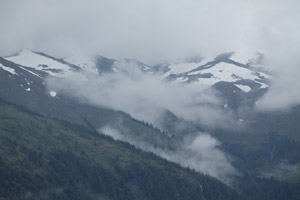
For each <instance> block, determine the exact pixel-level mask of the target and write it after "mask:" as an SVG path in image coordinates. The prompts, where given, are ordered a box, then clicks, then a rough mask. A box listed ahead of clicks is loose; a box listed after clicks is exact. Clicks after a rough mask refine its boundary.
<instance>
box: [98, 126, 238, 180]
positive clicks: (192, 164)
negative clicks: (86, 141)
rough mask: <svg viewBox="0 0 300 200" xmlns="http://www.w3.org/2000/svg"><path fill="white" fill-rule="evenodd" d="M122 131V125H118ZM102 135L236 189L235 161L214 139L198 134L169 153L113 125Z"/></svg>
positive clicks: (103, 128) (102, 131) (100, 130)
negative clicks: (233, 185)
mask: <svg viewBox="0 0 300 200" xmlns="http://www.w3.org/2000/svg"><path fill="white" fill-rule="evenodd" d="M118 127H119V128H120V124H118ZM99 132H100V133H103V134H106V135H109V136H111V137H113V138H114V139H116V140H122V141H125V142H129V143H130V144H132V145H135V146H136V147H139V148H141V149H142V150H145V151H149V152H153V153H155V154H157V155H159V156H161V157H163V158H165V159H167V160H169V161H172V162H175V163H178V164H180V165H181V166H184V167H189V168H191V169H194V170H196V171H198V172H201V173H204V174H207V175H210V176H212V177H215V178H218V179H219V180H221V181H223V182H224V183H226V184H229V185H232V184H233V182H234V180H235V178H236V177H237V176H239V172H238V171H237V170H236V169H235V168H234V167H233V166H232V165H231V159H230V158H229V157H228V155H226V154H225V153H224V152H222V150H221V149H220V146H221V144H220V143H219V142H218V141H217V140H216V139H214V138H212V137H211V136H210V135H208V134H205V133H197V135H196V136H195V137H193V138H185V141H182V142H181V143H180V144H178V145H177V148H176V149H172V150H170V149H167V148H165V147H159V146H157V145H153V144H151V143H149V142H148V141H147V140H142V139H141V138H139V139H137V138H134V137H130V136H129V135H126V134H124V133H122V131H121V130H119V129H118V128H116V127H115V126H114V125H113V124H110V125H105V126H103V127H102V128H100V129H99Z"/></svg>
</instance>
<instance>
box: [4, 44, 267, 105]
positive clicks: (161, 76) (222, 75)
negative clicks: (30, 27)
mask: <svg viewBox="0 0 300 200" xmlns="http://www.w3.org/2000/svg"><path fill="white" fill-rule="evenodd" d="M234 59H237V60H239V59H238V56H237V55H235V54H234V53H225V54H221V55H218V56H216V57H215V58H209V57H203V58H201V57H200V58H199V57H198V58H194V59H189V60H187V61H183V62H179V63H171V64H162V65H155V66H149V65H147V64H145V63H143V62H141V61H138V60H135V59H122V60H114V59H108V58H105V57H103V56H100V55H94V56H71V57H67V58H63V59H61V58H55V57H52V56H49V55H47V54H44V53H41V52H34V51H29V50H23V51H21V52H19V53H17V54H15V55H12V56H8V57H2V58H0V74H1V76H2V77H3V78H2V80H1V81H2V82H3V83H2V85H7V84H8V83H9V84H14V87H11V86H10V88H14V90H15V91H22V92H25V94H27V95H29V94H31V95H33V94H36V95H37V98H39V97H38V95H40V94H43V95H44V94H45V95H46V96H47V97H52V98H54V97H56V98H57V97H58V96H59V94H57V91H53V90H50V91H49V89H48V88H47V85H46V81H45V78H46V77H49V76H50V77H56V78H60V79H72V80H78V81H88V80H89V79H90V78H91V76H92V77H96V78H101V76H102V75H104V74H106V73H122V72H123V71H122V67H124V65H126V66H129V67H134V68H135V70H136V69H138V70H140V71H141V72H142V73H145V74H148V75H150V76H156V77H157V80H165V81H167V82H169V83H171V84H175V85H181V86H183V87H193V89H195V88H196V91H197V90H198V89H199V91H200V90H203V89H206V88H211V87H213V88H214V89H216V90H217V91H219V95H221V98H220V99H222V101H223V105H224V109H227V108H228V107H229V108H232V109H236V108H238V107H239V106H240V105H244V104H245V102H246V104H247V105H250V106H253V105H255V102H256V101H257V100H258V99H259V98H260V97H261V96H262V95H263V94H264V93H265V92H266V91H267V89H268V87H269V83H270V80H271V79H272V77H271V75H270V73H269V72H268V70H267V69H266V68H264V67H263V65H262V60H263V55H262V54H257V55H256V57H255V58H250V59H248V61H245V60H244V61H243V62H241V61H240V62H237V61H235V60H234ZM130 69H131V68H129V71H130ZM7 92H8V91H6V90H4V91H3V95H4V96H5V95H6V96H7V95H8V94H7ZM31 103H32V102H31Z"/></svg>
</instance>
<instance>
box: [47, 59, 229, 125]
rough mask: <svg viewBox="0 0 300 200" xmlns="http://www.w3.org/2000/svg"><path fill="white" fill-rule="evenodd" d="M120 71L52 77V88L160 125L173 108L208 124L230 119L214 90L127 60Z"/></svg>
mask: <svg viewBox="0 0 300 200" xmlns="http://www.w3.org/2000/svg"><path fill="white" fill-rule="evenodd" d="M113 68H115V69H117V70H118V72H117V73H107V74H103V75H101V76H90V77H89V78H88V79H82V80H81V79H77V78H74V79H72V78H68V79H57V78H49V79H48V81H47V85H48V87H49V88H50V90H54V91H57V92H59V93H64V94H68V95H71V96H73V97H76V98H78V99H80V100H81V101H84V102H87V103H90V104H93V105H97V106H102V107H108V108H111V109H115V110H122V111H125V112H127V113H129V114H130V115H132V116H133V117H134V118H137V119H139V120H144V121H148V122H151V123H153V124H155V125H158V124H157V122H158V121H159V119H160V117H161V116H162V115H163V114H164V113H165V112H166V111H171V112H172V113H174V114H175V115H177V116H179V117H182V118H184V119H185V120H189V121H194V122H197V123H200V124H203V125H206V126H208V127H209V126H217V125H216V123H215V122H216V121H218V125H219V126H222V125H225V124H228V123H229V122H230V119H231V118H230V117H229V116H227V117H224V116H225V113H223V112H224V111H223V109H222V106H221V103H220V100H219V99H218V98H216V95H215V91H214V90H213V89H205V87H203V88H201V84H199V87H185V86H184V85H180V84H176V83H170V82H168V81H165V80H164V79H162V77H160V76H156V75H153V74H149V73H144V72H143V71H141V70H140V69H139V67H138V66H137V65H136V64H134V63H130V62H127V61H124V62H123V61H118V63H117V64H115V66H114V67H113Z"/></svg>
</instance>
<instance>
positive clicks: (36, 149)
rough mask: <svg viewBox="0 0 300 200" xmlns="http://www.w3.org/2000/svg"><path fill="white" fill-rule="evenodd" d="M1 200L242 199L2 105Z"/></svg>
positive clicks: (124, 148) (129, 149)
mask: <svg viewBox="0 0 300 200" xmlns="http://www.w3.org/2000/svg"><path fill="white" fill-rule="evenodd" d="M0 143H1V149H0V158H1V159H0V169H1V170H0V180H1V181H0V197H1V199H203V200H204V199H206V200H208V199H240V198H239V197H238V195H237V194H236V192H234V191H233V190H232V189H230V188H229V187H228V186H226V185H224V184H222V183H221V182H219V181H218V180H216V179H214V178H211V177H208V176H204V175H202V174H200V173H197V172H195V171H192V170H189V169H186V168H182V167H180V166H179V165H178V164H174V163H170V162H168V161H166V160H163V159H161V158H160V157H158V156H155V155H154V154H152V153H145V152H142V151H141V150H138V149H136V148H135V147H133V146H131V145H129V144H127V143H124V142H120V141H115V140H113V139H112V138H110V137H107V136H104V135H102V134H99V133H98V132H95V131H91V130H89V129H86V128H84V127H81V126H78V125H75V124H71V123H69V122H66V121H58V120H55V119H51V118H46V117H43V116H41V115H37V114H35V113H33V112H31V111H29V110H27V109H24V108H22V107H19V106H15V105H12V104H8V103H6V102H5V101H3V100H1V99H0Z"/></svg>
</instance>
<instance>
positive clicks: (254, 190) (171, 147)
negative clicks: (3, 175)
mask: <svg viewBox="0 0 300 200" xmlns="http://www.w3.org/2000/svg"><path fill="white" fill-rule="evenodd" d="M263 57H264V56H263V54H260V53H258V54H256V55H255V57H253V58H251V57H247V58H246V59H245V58H242V57H239V54H238V52H237V53H232V52H231V53H224V54H221V55H217V56H216V57H211V58H209V57H192V58H189V59H186V60H184V61H182V62H178V63H168V64H160V65H155V66H150V65H147V64H145V63H143V62H141V61H138V60H135V59H121V60H114V59H109V58H105V57H103V56H99V55H93V56H70V57H66V58H55V57H53V56H49V55H47V54H45V53H42V52H34V51H29V50H24V51H21V52H19V53H17V54H15V55H11V56H8V57H2V58H0V97H1V98H3V99H4V100H5V101H7V102H11V103H13V104H16V105H20V106H24V107H26V109H29V110H31V111H34V112H36V113H38V114H40V115H42V116H43V117H46V118H47V119H49V117H50V118H56V119H57V120H63V123H72V125H70V126H73V124H76V126H80V127H81V126H82V127H84V130H86V131H90V132H94V131H98V132H101V131H102V132H105V133H106V134H109V135H111V136H112V137H114V138H115V139H118V140H123V141H125V142H129V143H131V144H133V145H135V146H137V147H138V148H140V149H142V150H146V151H150V152H153V153H155V154H157V155H160V156H163V157H164V158H167V159H168V160H170V161H173V162H178V163H180V165H181V166H186V167H189V166H191V164H194V160H193V159H194V158H195V159H198V161H199V162H196V167H193V168H194V169H198V168H197V166H198V165H200V164H202V160H201V158H202V157H206V156H207V154H203V153H202V151H203V152H204V153H205V152H207V151H206V149H201V151H200V152H194V151H193V149H191V146H192V145H193V143H191V142H192V141H196V139H197V137H198V136H199V135H198V134H199V132H201V133H203V132H204V133H206V134H208V135H209V136H210V137H212V138H215V139H217V140H216V144H219V143H220V144H219V145H218V146H216V148H214V149H213V150H216V151H217V155H219V153H221V154H222V155H223V153H224V154H225V157H224V159H227V161H228V163H229V164H230V165H232V167H234V169H235V171H236V172H237V173H236V174H234V175H233V174H229V175H230V177H231V178H232V179H233V180H232V181H233V183H231V185H230V186H231V187H233V188H234V189H235V190H237V191H238V192H239V193H240V194H241V195H242V196H243V197H245V199H249V200H250V199H251V200H252V199H253V200H254V199H272V200H273V199H297V198H298V197H299V194H298V192H297V191H299V190H298V188H299V178H297V177H299V174H300V170H299V167H298V166H299V163H300V157H299V156H298V155H299V152H300V149H299V146H300V143H299V142H300V137H299V134H298V133H299V132H300V127H299V126H298V123H297V121H298V120H300V117H299V116H300V115H299V113H300V110H299V107H295V108H293V109H292V110H290V111H280V112H269V113H260V112H257V111H256V110H255V109H254V108H255V105H256V102H257V101H258V100H259V99H260V98H261V97H262V96H263V95H264V94H265V93H266V92H267V91H268V88H269V86H270V82H271V81H272V79H273V77H272V72H271V71H270V70H269V69H268V67H267V66H265V65H264V63H263V60H264V59H263ZM124 66H125V67H128V70H125V71H124ZM137 71H138V73H136V72H137ZM122 73H125V75H126V76H129V77H130V78H132V77H133V78H134V79H137V80H139V78H141V77H136V75H141V74H146V75H149V76H151V77H155V80H157V81H163V82H165V83H167V84H170V85H172V86H174V87H175V88H176V87H177V86H178V87H179V86H180V87H183V88H185V89H191V88H192V89H193V91H195V92H198V91H199V92H201V91H206V90H211V89H212V90H213V91H215V95H216V97H218V100H219V101H220V103H219V104H220V105H212V106H219V107H217V109H218V110H221V112H220V113H221V115H224V118H226V117H228V118H232V119H234V123H231V122H230V123H228V124H227V126H225V127H224V126H205V124H202V123H199V122H197V121H193V120H186V119H184V118H183V117H182V116H179V115H176V114H175V113H173V112H172V111H170V110H165V111H164V112H163V113H162V115H161V117H160V118H159V126H158V127H159V128H156V127H155V126H154V125H152V124H150V123H149V122H143V121H141V119H135V118H133V117H131V116H130V115H129V114H127V113H125V112H123V111H118V110H117V109H115V108H114V107H109V108H108V107H104V106H100V105H97V106H95V105H93V104H89V103H87V101H84V100H82V99H77V98H73V97H72V95H68V94H67V93H64V92H61V91H57V90H55V89H53V88H51V87H49V85H48V84H47V80H48V78H53V77H54V78H55V79H54V80H55V81H56V82H57V84H63V83H65V82H64V81H60V80H71V81H73V83H74V87H75V82H79V83H81V82H88V81H89V80H96V79H103V78H104V77H106V75H108V76H110V75H118V74H122ZM130 73H134V74H133V75H132V74H130ZM131 76H132V77H131ZM142 77H143V76H142ZM108 80H109V79H108ZM151 83H153V82H151ZM105 84H107V85H108V86H109V84H110V83H109V82H108V83H105ZM68 87H70V91H71V92H74V91H76V87H75V90H72V88H71V87H72V85H69V86H68ZM124 92H126V91H124ZM175 98H177V96H175ZM141 100H143V99H141ZM120 102H122V100H121V101H120ZM170 103H172V102H170ZM196 103H197V102H196ZM208 104H209V103H208ZM4 107H5V106H4ZM206 112H207V111H206ZM204 114H209V113H204ZM51 120H52V119H51ZM64 121H67V122H64ZM58 123H61V122H58ZM215 124H218V122H217V121H216V122H215ZM74 126H75V125H74ZM200 138H201V137H200ZM201 139H202V138H201ZM204 139H205V138H204ZM206 139H207V138H206ZM213 141H215V140H213ZM122 144H124V143H122ZM114 148H115V147H114ZM209 150H210V151H211V150H212V149H209ZM70 151H71V150H70ZM72 151H73V150H72ZM72 151H71V152H72ZM124 151H125V150H124ZM149 155H150V154H149ZM208 155H210V154H208ZM210 156H211V155H210ZM79 157H80V156H79ZM215 157H218V156H215ZM209 159H211V157H209ZM222 159H223V157H222ZM190 161H193V163H191V162H190ZM72 162H73V161H72ZM193 166H195V165H193ZM215 167H216V166H214V165H210V168H211V169H214V168H215ZM222 169H223V172H222V173H221V178H220V175H219V176H218V178H220V179H221V180H222V181H224V179H222V178H223V177H222V175H225V174H226V173H227V172H225V168H222ZM211 175H213V174H211ZM227 176H228V175H226V177H227ZM166 184H167V183H166Z"/></svg>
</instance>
